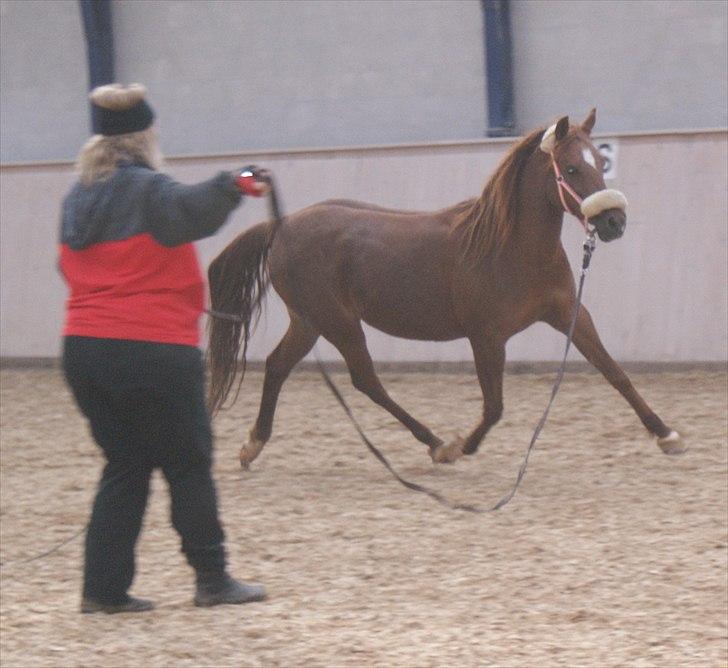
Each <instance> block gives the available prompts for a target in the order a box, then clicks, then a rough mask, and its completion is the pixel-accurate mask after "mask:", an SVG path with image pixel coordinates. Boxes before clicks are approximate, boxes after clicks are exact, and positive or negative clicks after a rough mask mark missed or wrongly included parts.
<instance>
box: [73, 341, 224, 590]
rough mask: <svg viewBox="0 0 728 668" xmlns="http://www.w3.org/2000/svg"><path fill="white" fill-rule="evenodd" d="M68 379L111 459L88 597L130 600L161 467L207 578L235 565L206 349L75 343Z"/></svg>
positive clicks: (102, 486) (88, 571) (95, 515)
mask: <svg viewBox="0 0 728 668" xmlns="http://www.w3.org/2000/svg"><path fill="white" fill-rule="evenodd" d="M63 367H64V372H65V376H66V380H67V381H68V384H69V385H70V387H71V389H72V391H73V394H74V397H75V398H76V401H77V403H78V405H79V407H80V409H81V411H82V412H83V413H84V415H85V416H86V417H87V418H88V420H89V423H90V426H91V431H92V433H93V437H94V439H95V440H96V442H97V443H98V445H99V446H100V447H101V449H102V450H103V452H104V456H105V458H106V466H105V467H104V470H103V475H102V477H101V481H100V483H99V486H98V490H97V493H96V498H95V500H94V504H93V510H92V513H91V519H90V522H89V525H88V530H87V534H86V544H85V565H84V584H83V595H84V596H85V597H87V598H92V599H94V600H97V601H102V602H107V603H116V602H119V601H123V600H124V599H125V597H126V595H127V590H128V589H129V587H130V586H131V583H132V580H133V578H134V548H135V544H136V541H137V538H138V536H139V531H140V529H141V526H142V518H143V516H144V511H145V508H146V505H147V497H148V493H149V480H150V477H151V473H152V470H153V469H155V468H160V469H161V470H162V472H163V474H164V476H165V478H166V479H167V482H168V484H169V491H170V496H171V499H172V503H171V510H172V524H173V526H174V528H175V529H176V530H177V532H178V533H179V535H180V537H181V539H182V551H183V552H184V553H185V556H186V557H187V560H188V562H189V563H190V565H191V566H192V567H193V568H195V569H196V571H197V572H198V574H199V573H213V572H220V573H222V572H223V571H224V569H225V553H224V547H223V540H224V535H223V531H222V527H221V526H220V522H219V519H218V512H217V497H216V493H215V486H214V482H213V480H212V476H211V473H210V469H211V465H212V431H211V427H210V419H209V415H208V413H207V408H206V405H205V390H204V369H203V364H202V355H201V353H200V351H199V350H198V349H197V348H194V347H191V346H182V345H170V344H159V343H150V342H144V341H123V340H113V339H98V338H87V337H79V336H69V337H66V339H65V341H64V350H63Z"/></svg>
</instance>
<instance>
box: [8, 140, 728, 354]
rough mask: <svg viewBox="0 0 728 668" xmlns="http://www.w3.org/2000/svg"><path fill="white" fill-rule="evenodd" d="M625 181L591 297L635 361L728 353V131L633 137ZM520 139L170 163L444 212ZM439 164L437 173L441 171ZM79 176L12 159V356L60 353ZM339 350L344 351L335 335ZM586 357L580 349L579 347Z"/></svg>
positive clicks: (524, 350)
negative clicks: (62, 224) (58, 261)
mask: <svg viewBox="0 0 728 668" xmlns="http://www.w3.org/2000/svg"><path fill="white" fill-rule="evenodd" d="M615 141H616V144H617V145H618V162H617V179H615V180H613V181H608V182H607V185H608V186H610V187H615V188H618V189H620V190H623V191H624V192H625V193H626V195H627V197H628V199H629V201H630V206H629V223H628V229H627V233H626V234H625V236H624V237H623V238H622V239H620V240H619V241H615V242H612V243H610V244H601V243H600V244H599V245H598V247H597V250H596V254H595V256H594V259H593V262H592V269H591V271H590V273H589V277H588V280H587V283H586V292H585V303H586V304H587V305H588V306H589V308H590V310H591V312H592V315H593V317H594V319H595V322H596V323H597V326H598V328H599V330H600V332H601V334H602V338H603V339H604V342H605V344H606V346H607V348H608V349H609V350H610V351H611V352H612V354H613V355H614V356H615V357H616V358H617V359H619V360H626V361H660V362H673V361H696V360H698V361H721V360H725V359H726V355H727V354H728V353H727V345H728V344H727V343H726V318H727V317H728V316H727V313H726V309H727V308H728V303H727V301H726V294H725V289H726V288H725V286H726V280H727V276H726V268H727V265H728V258H727V257H726V252H727V239H726V235H727V233H728V229H727V226H726V210H727V209H728V201H727V198H728V193H727V192H726V187H725V186H726V183H727V182H728V133H726V132H713V133H696V134H682V135H674V134H673V135H651V136H630V137H620V138H618V139H616V140H615ZM508 145H509V143H508V142H507V141H502V140H501V141H498V140H490V141H487V140H486V141H479V142H470V143H463V144H455V145H431V146H410V147H405V146H402V147H391V148H378V149H359V150H348V151H346V150H344V151H313V152H300V153H284V152H282V153H268V154H257V155H256V154H254V153H249V154H237V155H230V156H226V157H206V158H187V159H179V158H178V159H173V160H170V162H169V171H170V173H171V174H173V175H174V176H175V177H177V178H178V179H180V180H182V181H184V182H187V183H190V182H194V181H198V180H202V179H203V178H206V177H208V176H210V175H211V174H212V173H214V172H215V171H216V170H219V169H225V168H230V167H231V166H232V165H238V164H244V163H247V162H253V161H254V162H257V163H259V164H262V165H265V166H266V167H269V168H270V169H271V170H272V171H273V173H274V174H275V175H276V177H277V179H278V182H279V185H280V188H281V194H282V198H283V205H284V210H285V211H294V210H296V209H299V208H302V207H304V206H307V205H309V204H312V203H313V202H316V201H320V200H323V199H327V198H330V197H346V198H356V199H363V200H367V201H371V202H375V203H378V204H381V205H385V206H393V207H403V208H408V209H437V208H440V207H444V206H447V205H450V204H453V203H455V202H458V201H460V200H463V199H465V198H467V197H470V196H474V195H475V194H477V193H479V192H480V191H481V189H482V187H483V183H484V182H485V180H486V178H487V176H488V174H490V173H491V172H492V170H493V168H494V167H495V165H496V163H497V162H498V160H499V159H500V158H501V157H502V155H503V153H504V151H505V150H506V148H507V146H508ZM433 174H436V175H437V178H434V179H433V178H430V177H431V176H432V175H433ZM73 179H74V174H73V169H72V166H71V165H70V164H63V165H45V166H44V165H28V166H3V167H0V190H2V193H3V196H2V198H0V217H1V218H2V221H3V223H2V225H3V228H2V244H0V284H1V285H2V292H1V293H0V297H1V299H0V355H2V356H3V357H49V356H50V357H52V356H55V355H57V354H58V351H59V344H60V330H61V320H62V312H63V302H64V298H65V293H66V291H65V288H64V286H63V284H62V282H61V280H60V278H59V276H58V275H57V273H56V271H55V258H56V253H57V251H56V227H57V221H58V209H59V202H60V200H61V198H62V197H63V195H64V194H65V192H66V190H67V189H68V188H69V187H70V185H71V183H72V181H73ZM266 217H267V211H266V209H265V203H264V202H261V201H259V200H248V201H246V202H245V204H244V205H243V206H242V207H240V208H239V209H237V210H236V212H235V213H234V215H233V217H232V220H231V221H230V222H229V224H228V225H227V226H226V227H225V228H224V229H223V230H222V231H221V232H220V233H219V234H217V235H216V236H215V237H213V238H211V239H208V240H205V241H204V242H203V243H201V244H199V247H200V253H201V257H202V261H203V264H204V265H207V263H208V262H209V261H210V260H211V259H212V258H213V257H214V256H215V255H216V254H217V252H219V251H220V250H221V249H222V248H223V247H224V245H225V244H226V243H227V242H229V241H230V240H231V239H232V238H233V237H234V236H236V235H237V234H238V233H239V232H240V231H241V230H243V229H245V228H247V227H248V226H250V225H253V224H254V223H256V222H258V221H260V220H262V219H264V218H266ZM563 240H564V246H565V248H566V249H567V252H568V254H569V256H570V258H571V260H572V263H573V265H574V266H576V265H577V264H578V262H579V260H580V256H581V243H582V241H583V232H582V231H581V227H580V226H579V224H578V223H577V222H576V219H573V218H571V217H567V219H566V221H565V225H564V233H563ZM286 324H287V317H286V314H285V311H284V310H283V309H282V307H281V305H280V303H279V302H278V301H277V299H276V298H275V297H274V296H272V297H271V298H270V299H269V300H268V305H267V310H266V316H265V317H264V318H263V320H262V322H261V326H260V328H259V330H258V332H257V333H256V336H255V339H254V341H253V343H252V345H251V348H250V354H251V358H252V359H264V358H265V357H266V356H267V355H268V353H269V352H270V351H271V350H272V349H273V347H274V346H275V344H276V343H277V341H278V339H279V338H280V336H281V335H282V334H283V332H284V331H285V327H286ZM367 336H368V339H369V343H370V348H371V351H372V356H373V357H374V359H376V360H382V361H428V362H437V361H469V360H471V359H472V357H471V353H470V350H469V347H468V344H467V342H466V341H465V340H461V341H455V342H452V343H447V344H442V343H424V342H413V341H406V340H403V339H396V338H393V337H390V336H386V335H384V334H381V333H379V332H376V331H374V330H367ZM563 340H564V339H563V336H561V335H560V334H557V333H556V332H554V331H553V330H551V329H550V328H548V327H547V326H545V325H537V326H534V327H532V328H530V329H529V330H527V331H526V332H524V333H523V334H520V335H518V336H516V337H514V338H513V339H512V340H511V342H510V343H509V346H508V358H509V360H556V359H558V358H559V356H560V355H561V354H562V351H563ZM321 348H322V353H323V354H324V356H325V357H327V358H329V359H338V354H337V353H336V352H335V351H334V350H332V349H331V348H330V347H328V346H326V345H323V346H322V347H321ZM572 357H573V358H578V355H576V354H575V353H574V354H573V356H572Z"/></svg>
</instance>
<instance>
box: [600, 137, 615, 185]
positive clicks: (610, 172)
mask: <svg viewBox="0 0 728 668" xmlns="http://www.w3.org/2000/svg"><path fill="white" fill-rule="evenodd" d="M596 144H597V150H598V151H599V153H601V155H602V157H603V158H604V180H605V181H607V180H609V179H616V178H617V154H618V152H619V151H618V148H619V147H618V145H617V142H616V141H615V140H614V139H598V140H597V142H596Z"/></svg>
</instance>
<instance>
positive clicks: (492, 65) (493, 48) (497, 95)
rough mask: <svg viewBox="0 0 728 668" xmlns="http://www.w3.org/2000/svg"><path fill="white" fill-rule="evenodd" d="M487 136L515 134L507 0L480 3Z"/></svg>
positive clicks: (489, 0)
mask: <svg viewBox="0 0 728 668" xmlns="http://www.w3.org/2000/svg"><path fill="white" fill-rule="evenodd" d="M481 1H482V6H483V24H484V26H483V31H484V37H485V66H486V78H487V82H486V86H487V92H488V129H487V133H488V136H489V137H509V136H512V135H514V134H515V126H516V124H515V119H514V116H515V114H514V108H513V65H512V57H511V15H510V0H481Z"/></svg>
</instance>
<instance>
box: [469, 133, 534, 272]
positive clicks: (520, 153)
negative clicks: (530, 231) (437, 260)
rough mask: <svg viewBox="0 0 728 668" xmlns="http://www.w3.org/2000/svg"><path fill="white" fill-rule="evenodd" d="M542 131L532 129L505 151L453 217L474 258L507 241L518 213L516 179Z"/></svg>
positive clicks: (496, 250)
mask: <svg viewBox="0 0 728 668" xmlns="http://www.w3.org/2000/svg"><path fill="white" fill-rule="evenodd" d="M543 132H544V131H543V128H539V129H537V130H534V131H533V132H532V133H531V134H530V135H528V136H527V137H525V138H524V139H522V140H521V141H520V142H518V143H517V144H516V145H515V146H514V147H513V148H512V149H511V150H510V151H509V152H508V154H507V155H506V156H505V158H503V160H502V161H501V163H500V164H499V165H498V167H497V168H496V170H495V172H494V173H493V176H491V177H490V179H489V180H488V182H487V183H486V184H485V188H484V189H483V193H482V194H481V196H480V197H479V198H478V199H476V200H474V201H473V200H471V202H472V203H471V205H470V206H469V207H466V208H465V209H463V211H462V214H461V215H460V216H459V217H458V218H457V220H456V221H455V229H457V230H459V231H461V232H463V233H464V240H465V249H466V252H467V253H468V254H469V255H471V256H472V257H474V258H475V259H480V258H483V257H485V256H492V255H498V253H499V252H500V251H501V250H502V249H503V247H504V246H505V245H506V243H507V242H508V239H509V238H510V235H511V232H512V231H513V227H514V225H515V219H516V216H517V213H518V201H517V199H516V195H517V193H518V183H519V181H520V178H521V175H522V173H523V168H524V166H525V165H526V162H527V161H528V159H529V157H530V156H531V154H532V153H533V151H534V150H536V148H537V147H538V145H539V144H540V142H541V137H542V136H543Z"/></svg>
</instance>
